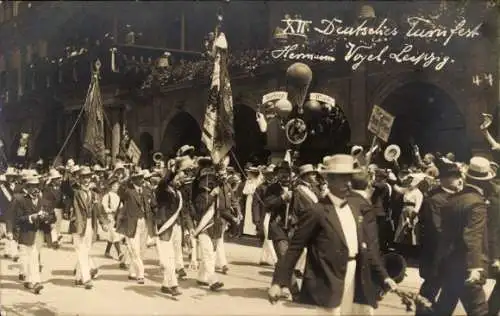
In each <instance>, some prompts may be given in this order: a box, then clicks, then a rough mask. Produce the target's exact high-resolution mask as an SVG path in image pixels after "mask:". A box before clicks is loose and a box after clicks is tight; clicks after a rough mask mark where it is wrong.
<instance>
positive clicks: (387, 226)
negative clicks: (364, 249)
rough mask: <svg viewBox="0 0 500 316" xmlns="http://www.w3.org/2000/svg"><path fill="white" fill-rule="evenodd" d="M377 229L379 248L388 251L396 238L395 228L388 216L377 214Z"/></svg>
mask: <svg viewBox="0 0 500 316" xmlns="http://www.w3.org/2000/svg"><path fill="white" fill-rule="evenodd" d="M377 231H378V244H379V248H380V250H381V251H382V252H386V251H387V249H388V248H389V246H390V245H391V244H392V239H393V238H394V230H393V229H392V226H391V222H389V221H388V219H387V217H386V216H377Z"/></svg>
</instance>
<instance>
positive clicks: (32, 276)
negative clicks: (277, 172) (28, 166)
mask: <svg viewBox="0 0 500 316" xmlns="http://www.w3.org/2000/svg"><path fill="white" fill-rule="evenodd" d="M25 190H26V195H25V196H23V197H21V198H19V199H16V200H15V201H14V202H13V203H12V206H11V207H12V209H13V212H14V213H15V217H16V223H17V225H18V227H19V243H20V244H21V245H23V246H24V247H23V250H24V254H23V261H25V262H23V264H24V265H25V267H26V282H25V287H26V288H28V289H32V290H33V292H34V293H35V294H39V293H40V291H41V290H42V289H43V285H42V282H41V277H40V261H39V260H40V251H41V248H42V246H43V243H44V236H45V234H46V233H48V232H50V225H51V224H52V223H54V222H55V220H56V218H55V215H54V213H53V212H51V211H50V210H48V209H47V207H46V205H44V203H42V195H41V192H40V180H39V178H38V177H35V176H32V177H29V178H26V180H25Z"/></svg>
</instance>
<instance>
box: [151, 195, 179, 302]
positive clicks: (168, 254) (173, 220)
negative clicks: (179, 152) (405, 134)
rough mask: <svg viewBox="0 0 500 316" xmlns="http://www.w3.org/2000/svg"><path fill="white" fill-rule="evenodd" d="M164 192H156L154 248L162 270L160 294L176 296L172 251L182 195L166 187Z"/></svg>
mask: <svg viewBox="0 0 500 316" xmlns="http://www.w3.org/2000/svg"><path fill="white" fill-rule="evenodd" d="M162 188H165V190H162V192H158V197H159V199H158V211H157V212H156V214H155V224H156V229H157V230H158V231H157V233H158V239H157V242H156V248H157V250H158V254H159V257H160V263H161V265H162V268H163V283H162V287H161V292H163V293H165V294H170V295H172V296H178V295H181V294H182V293H181V292H180V291H179V287H178V281H177V275H176V269H175V268H176V263H175V257H176V252H175V249H174V233H175V232H176V231H180V230H181V227H180V225H179V222H178V219H179V217H180V216H181V211H182V208H183V199H182V195H181V193H180V192H179V191H178V190H175V189H173V188H172V187H171V186H170V185H166V187H163V186H162Z"/></svg>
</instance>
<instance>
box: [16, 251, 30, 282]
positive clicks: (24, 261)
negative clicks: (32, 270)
mask: <svg viewBox="0 0 500 316" xmlns="http://www.w3.org/2000/svg"><path fill="white" fill-rule="evenodd" d="M26 247H27V246H25V245H19V255H20V256H19V262H18V264H17V268H18V269H19V274H20V275H24V276H26V275H28V273H29V266H28V262H29V261H28V252H27V249H26Z"/></svg>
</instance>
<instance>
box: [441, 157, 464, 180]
mask: <svg viewBox="0 0 500 316" xmlns="http://www.w3.org/2000/svg"><path fill="white" fill-rule="evenodd" d="M434 164H435V165H436V167H437V169H438V170H439V178H448V177H461V176H462V172H461V171H460V168H458V166H457V164H455V163H453V162H446V161H444V160H443V159H436V161H435V163H434Z"/></svg>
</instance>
